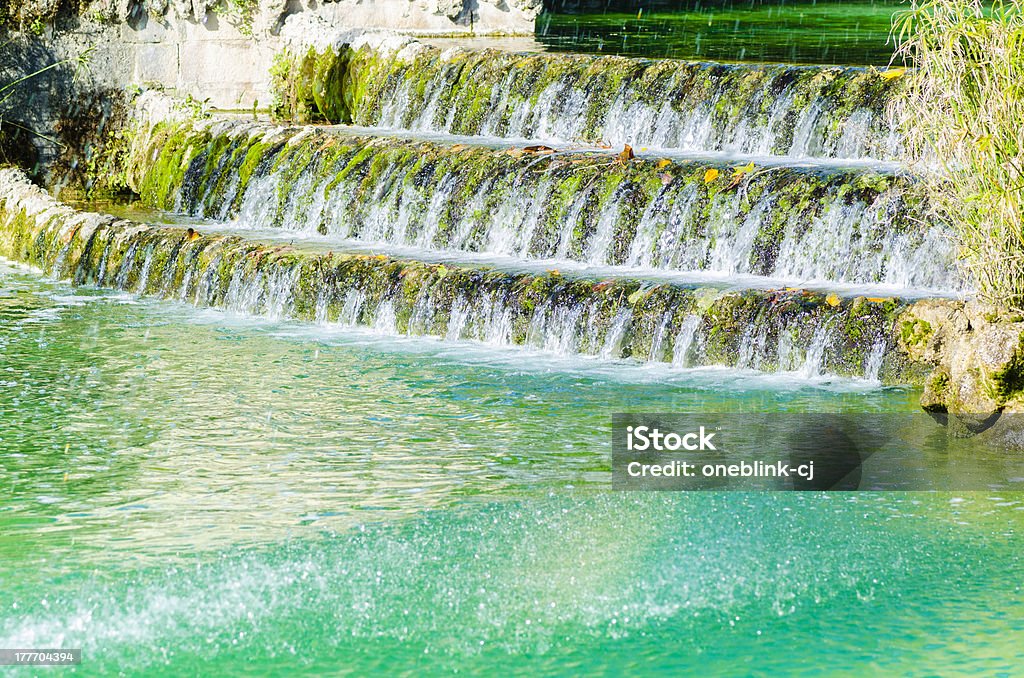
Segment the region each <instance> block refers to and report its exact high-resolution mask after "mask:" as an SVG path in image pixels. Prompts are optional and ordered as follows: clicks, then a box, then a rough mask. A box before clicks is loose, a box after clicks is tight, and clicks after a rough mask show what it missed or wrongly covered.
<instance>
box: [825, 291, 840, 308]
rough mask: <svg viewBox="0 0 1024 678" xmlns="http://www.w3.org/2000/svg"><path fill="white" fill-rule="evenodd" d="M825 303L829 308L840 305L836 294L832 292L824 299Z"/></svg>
mask: <svg viewBox="0 0 1024 678" xmlns="http://www.w3.org/2000/svg"><path fill="white" fill-rule="evenodd" d="M825 302H826V303H827V304H828V305H829V306H838V305H839V304H840V303H841V301H840V299H839V295H838V294H836V293H835V292H833V293H832V294H830V295H828V296H827V297H825Z"/></svg>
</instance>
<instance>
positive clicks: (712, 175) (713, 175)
mask: <svg viewBox="0 0 1024 678" xmlns="http://www.w3.org/2000/svg"><path fill="white" fill-rule="evenodd" d="M717 178H718V170H716V169H709V170H708V171H707V172H705V173H704V183H705V184H710V183H711V182H712V181H714V180H715V179H717Z"/></svg>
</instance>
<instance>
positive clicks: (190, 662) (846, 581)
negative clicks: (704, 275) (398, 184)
mask: <svg viewBox="0 0 1024 678" xmlns="http://www.w3.org/2000/svg"><path fill="white" fill-rule="evenodd" d="M0 386H2V388H0V526H2V529H0V582H2V585H0V647H46V646H64V647H83V648H84V652H85V659H84V663H83V665H82V666H81V667H80V671H81V672H83V673H88V674H90V675H94V674H113V673H118V672H126V673H138V672H141V671H150V672H154V671H158V670H161V671H172V672H173V673H178V674H189V673H199V672H202V673H205V674H211V673H213V674H217V673H227V672H235V673H237V672H250V673H254V674H262V673H272V672H286V671H297V672H306V673H324V672H330V673H343V674H344V673H356V674H366V673H369V672H379V673H384V674H387V675H403V674H413V673H422V672H424V671H430V672H439V671H450V670H453V669H455V668H458V669H460V670H463V671H465V672H481V671H488V672H493V671H496V670H508V671H520V672H521V671H524V670H537V671H542V672H546V673H552V672H562V673H580V672H583V671H587V672H606V673H621V672H635V671H638V670H641V669H643V670H649V671H655V672H656V671H660V672H663V673H666V674H668V673H673V674H674V673H678V672H681V671H689V670H696V669H698V668H700V669H703V670H710V671H712V672H715V673H742V674H749V673H760V672H765V673H767V672H769V671H772V672H774V671H786V672H799V671H810V670H813V669H818V670H820V669H821V667H832V668H835V669H836V670H837V671H839V672H841V673H843V672H845V673H849V674H850V675H863V673H865V672H876V673H877V672H882V673H893V672H899V673H910V674H922V675H924V674H934V673H939V672H950V671H955V672H968V671H970V672H985V673H989V674H999V673H1006V674H1009V673H1010V672H1012V671H1013V670H1014V667H1015V666H1018V667H1019V666H1020V665H1021V663H1022V662H1024V650H1022V649H1021V648H1024V642H1022V641H1024V591H1022V588H1021V584H1020V579H1019V572H1020V568H1021V565H1022V563H1021V555H1020V554H1021V553H1024V548H1022V547H1024V533H1022V527H1024V499H1022V498H1021V497H1020V495H1015V494H1010V493H995V492H991V493H960V494H949V493H944V494H909V493H904V494H898V493H887V494H858V495H852V494H833V495H818V494H814V495H796V494H739V493H733V494H714V493H707V494H699V495H698V494H687V495H679V494H671V495H668V494H654V493H650V494H634V493H616V492H612V491H611V490H610V489H609V474H608V466H609V458H608V452H609V447H610V445H609V431H610V414H611V413H613V412H616V411H623V410H637V411H640V410H646V411H833V412H854V411H867V412H879V411H911V410H913V409H914V408H915V407H916V397H917V394H916V393H915V392H914V391H912V390H909V389H882V388H878V387H875V386H872V385H870V384H866V383H863V382H857V381H851V380H836V379H819V380H816V381H813V382H809V381H803V380H799V379H796V378H794V377H787V376H770V375H758V374H756V373H750V372H740V371H726V370H714V369H710V370H709V369H705V370H671V369H665V368H663V367H662V368H657V369H651V368H645V367H642V366H637V365H632V364H628V363H624V362H615V361H606V362H601V361H596V360H587V359H571V358H559V357H553V356H543V355H539V354H536V355H535V354H531V353H528V352H525V351H509V350H507V349H496V348H495V349H491V348H489V347H487V346H480V345H471V344H463V343H443V342H440V341H431V340H426V339H403V338H389V337H383V336H377V335H374V334H372V333H370V332H356V331H352V330H345V329H341V328H329V327H317V326H312V325H303V324H297V323H296V324H289V323H272V322H268V321H264V320H260V319H257V318H247V317H240V316H235V315H231V314H227V313H222V312H217V311H211V310H198V309H195V308H193V307H191V306H188V305H183V304H175V303H171V302H164V301H157V300H151V299H144V298H138V297H135V296H132V295H126V294H119V293H114V292H109V291H102V290H97V289H92V288H72V287H70V286H69V285H67V284H65V283H61V282H55V281H51V280H47V279H45V278H43V277H41V276H40V275H38V274H37V273H34V272H31V271H26V270H24V269H21V268H16V267H13V266H11V265H7V264H0Z"/></svg>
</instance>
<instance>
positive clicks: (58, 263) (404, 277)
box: [0, 170, 914, 384]
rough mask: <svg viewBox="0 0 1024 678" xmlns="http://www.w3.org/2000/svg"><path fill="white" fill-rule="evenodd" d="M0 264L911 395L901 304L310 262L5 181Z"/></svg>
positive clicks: (451, 334) (443, 331)
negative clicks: (898, 387) (867, 379)
mask: <svg viewBox="0 0 1024 678" xmlns="http://www.w3.org/2000/svg"><path fill="white" fill-rule="evenodd" d="M0 255H3V256H5V257H8V258H10V259H14V260H18V261H22V262H25V263H28V264H31V265H34V266H36V267H39V268H41V269H43V270H44V271H46V272H48V273H50V274H52V275H54V276H55V277H59V278H65V279H71V280H73V281H74V282H75V283H77V284H96V285H102V286H109V287H115V288H118V289H123V290H127V291H131V292H135V293H140V294H151V295H157V296H162V297H166V298H173V299H179V300H184V301H188V302H191V303H194V304H196V305H200V306H211V307H220V308H228V309H233V310H237V311H241V312H246V313H253V314H261V315H267V316H271V317H287V318H292V319H296V320H306V321H316V322H324V323H337V322H341V323H345V324H351V325H362V326H369V327H375V328H377V329H378V330H380V331H383V332H387V333H398V334H413V335H433V336H438V337H443V338H447V339H464V340H484V341H489V342H492V343H499V344H506V345H527V346H531V347H534V348H537V349H540V350H546V351H554V352H559V353H573V354H583V355H599V356H602V357H608V358H627V357H628V358H633V359H635V360H639V361H652V362H674V363H675V364H679V365H687V366H699V365H725V366H737V367H747V368H754V369H760V370H765V371H775V370H804V371H808V372H812V373H828V374H836V375H845V376H854V377H860V376H864V375H865V374H867V375H869V376H872V377H874V376H876V375H877V377H878V378H880V379H882V380H883V381H884V382H886V383H897V384H898V383H906V381H907V375H912V374H913V373H914V371H913V369H910V368H911V367H912V366H910V365H908V363H907V362H906V360H905V359H904V357H903V356H902V354H901V353H900V352H899V351H898V350H895V349H896V347H897V341H896V334H897V332H898V324H897V318H898V316H899V314H900V313H901V312H902V311H903V310H904V308H905V304H904V303H903V302H901V301H900V300H898V299H879V300H870V299H864V298H856V299H845V300H840V299H837V298H836V297H834V296H828V297H826V296H825V295H822V294H816V293H812V292H806V291H800V290H784V291H768V292H765V291H747V292H743V293H735V292H723V291H721V290H716V289H710V288H692V287H683V286H675V285H668V284H652V283H651V282H649V281H647V282H645V281H641V280H592V279H580V278H572V277H569V276H563V275H560V274H559V273H558V272H556V271H551V272H548V273H545V274H541V275H535V274H526V273H513V272H508V271H501V270H495V269H491V268H487V267H470V266H445V265H442V264H427V263H423V262H417V261H406V260H397V259H391V258H387V257H383V256H366V255H351V254H332V253H326V254H312V253H304V252H300V251H297V250H295V249H293V248H291V247H288V246H280V245H269V244H264V243H259V242H255V241H251V240H246V239H243V238H240V237H237V236H221V235H205V234H199V233H195V232H192V231H190V230H186V229H182V228H167V227H157V226H150V225H145V224H139V223H134V222H130V221H126V220H123V219H117V218H115V217H112V216H105V215H99V214H92V213H86V212H80V211H76V210H74V209H72V208H70V207H68V206H66V205H62V204H60V203H58V202H56V201H54V200H53V199H52V198H51V197H50V196H49V195H47V194H46V193H45V192H43V191H42V190H40V189H38V188H37V187H35V186H34V185H33V184H31V183H30V182H29V181H28V180H27V179H26V178H25V177H24V175H23V174H21V173H20V172H19V171H17V170H3V171H0Z"/></svg>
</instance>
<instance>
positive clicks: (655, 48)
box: [536, 0, 901, 66]
mask: <svg viewBox="0 0 1024 678" xmlns="http://www.w3.org/2000/svg"><path fill="white" fill-rule="evenodd" d="M627 4H628V5H631V6H630V8H629V9H628V10H627V9H626V8H625V7H624V6H618V5H614V4H613V5H611V6H610V7H609V8H608V9H607V10H605V11H601V10H599V9H597V8H586V9H581V8H575V7H572V6H570V3H559V2H555V3H554V5H555V6H556V10H557V11H555V12H546V13H544V14H541V15H540V16H539V17H538V18H537V25H536V36H537V40H538V42H540V43H541V44H543V45H544V46H545V48H547V49H549V50H551V51H559V52H593V53H598V54H621V55H626V56H636V57H651V58H676V59H700V60H705V59H707V60H713V61H761V62H786V63H797V64H851V65H858V66H862V65H865V66H866V65H873V66H885V65H887V64H888V63H889V60H890V59H891V57H892V54H893V44H892V42H891V41H890V40H889V31H890V29H891V27H892V16H893V14H894V13H895V12H897V11H899V10H900V9H901V3H900V2H898V0H852V1H851V0H845V1H844V0H789V1H788V2H758V1H750V0H743V1H732V0H710V1H708V0H705V1H701V0H691V1H689V2H686V1H684V2H677V3H655V4H654V6H653V7H652V6H645V4H646V3H620V5H627ZM670 4H674V8H673V7H669V6H668V5H670ZM640 10H642V11H640Z"/></svg>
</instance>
